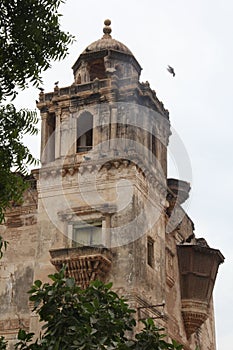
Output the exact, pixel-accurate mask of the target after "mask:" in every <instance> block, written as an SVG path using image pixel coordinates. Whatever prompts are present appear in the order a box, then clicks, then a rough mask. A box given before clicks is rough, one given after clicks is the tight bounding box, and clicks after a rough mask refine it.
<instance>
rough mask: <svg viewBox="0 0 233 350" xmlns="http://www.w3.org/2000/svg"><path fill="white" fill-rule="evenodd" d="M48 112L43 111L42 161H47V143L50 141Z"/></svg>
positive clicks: (43, 162)
mask: <svg viewBox="0 0 233 350" xmlns="http://www.w3.org/2000/svg"><path fill="white" fill-rule="evenodd" d="M47 117H48V112H47V111H46V112H41V147H40V159H41V163H42V164H45V163H46V162H47V152H46V144H47V141H48V126H47Z"/></svg>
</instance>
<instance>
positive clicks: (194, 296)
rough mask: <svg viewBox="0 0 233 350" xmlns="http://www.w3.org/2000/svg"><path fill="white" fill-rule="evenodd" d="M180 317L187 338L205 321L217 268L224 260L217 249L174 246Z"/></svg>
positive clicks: (198, 246) (188, 245)
mask: <svg viewBox="0 0 233 350" xmlns="http://www.w3.org/2000/svg"><path fill="white" fill-rule="evenodd" d="M177 252H178V262H179V270H180V286H181V302H182V316H183V320H184V325H185V330H186V334H187V337H188V338H189V337H190V335H191V334H193V333H194V332H195V331H196V330H197V329H198V328H199V327H200V326H201V325H202V324H203V323H204V322H205V321H206V319H207V318H208V315H209V314H208V308H209V303H210V300H211V296H212V292H213V288H214V284H215V279H216V276H217V272H218V267H219V265H220V264H221V263H223V261H224V257H223V255H222V254H221V252H220V251H219V250H217V249H212V248H209V247H208V246H200V245H190V244H187V245H186V244H184V245H178V246H177Z"/></svg>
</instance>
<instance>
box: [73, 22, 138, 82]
mask: <svg viewBox="0 0 233 350" xmlns="http://www.w3.org/2000/svg"><path fill="white" fill-rule="evenodd" d="M110 24H111V21H110V20H109V19H106V20H105V21H104V25H105V27H104V29H103V32H104V35H103V37H102V38H101V39H99V40H97V41H94V42H93V43H91V44H90V45H88V46H87V47H86V49H85V50H84V51H83V52H82V53H81V55H80V56H79V57H78V59H77V61H76V62H75V64H74V65H73V67H72V69H73V73H74V81H75V83H76V84H84V83H88V82H91V81H94V80H95V79H96V78H97V79H107V78H109V77H110V76H117V77H118V78H119V79H123V78H129V77H134V79H139V76H140V72H141V69H142V68H141V67H140V65H139V63H138V62H137V60H136V59H135V57H134V55H133V54H132V52H131V51H130V50H129V49H128V47H127V46H125V45H124V44H122V43H121V42H120V41H118V40H115V39H113V38H112V36H111V32H112V29H111V27H110Z"/></svg>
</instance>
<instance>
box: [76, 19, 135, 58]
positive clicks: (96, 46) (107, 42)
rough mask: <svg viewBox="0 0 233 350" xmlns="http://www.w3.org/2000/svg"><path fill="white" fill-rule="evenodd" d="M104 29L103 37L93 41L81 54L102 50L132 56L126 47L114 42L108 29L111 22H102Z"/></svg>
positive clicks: (110, 30)
mask: <svg viewBox="0 0 233 350" xmlns="http://www.w3.org/2000/svg"><path fill="white" fill-rule="evenodd" d="M104 24H105V27H104V29H103V32H104V35H103V37H102V38H101V39H99V40H97V41H94V42H93V43H91V44H90V45H89V46H87V48H86V49H85V50H84V51H83V52H82V54H87V53H91V52H97V51H102V50H116V51H120V52H123V53H125V54H127V55H131V56H133V54H132V52H131V51H130V50H129V49H128V47H127V46H125V45H124V44H122V43H121V42H120V41H118V40H115V39H113V38H112V36H111V32H112V29H111V27H110V24H111V21H110V20H109V19H106V20H105V21H104Z"/></svg>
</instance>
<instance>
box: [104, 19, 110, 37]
mask: <svg viewBox="0 0 233 350" xmlns="http://www.w3.org/2000/svg"><path fill="white" fill-rule="evenodd" d="M104 24H105V27H104V29H103V32H104V36H103V37H104V38H106V37H110V38H111V35H110V34H111V32H112V28H111V27H110V24H111V21H110V19H106V20H105V21H104Z"/></svg>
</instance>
